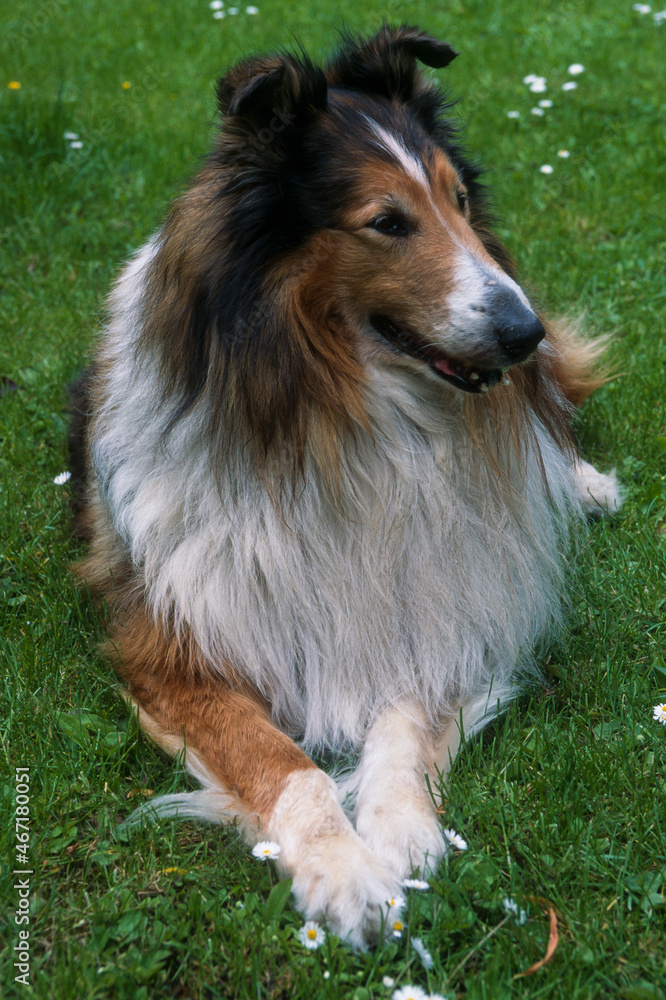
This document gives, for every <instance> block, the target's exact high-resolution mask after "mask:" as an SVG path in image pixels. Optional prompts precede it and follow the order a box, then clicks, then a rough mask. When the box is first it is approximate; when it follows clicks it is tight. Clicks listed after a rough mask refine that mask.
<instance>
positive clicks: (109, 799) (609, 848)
mask: <svg viewBox="0 0 666 1000" xmlns="http://www.w3.org/2000/svg"><path fill="white" fill-rule="evenodd" d="M259 4H260V6H259V9H258V13H255V14H251V13H247V10H246V8H245V7H241V8H239V12H238V13H237V14H232V13H231V10H230V9H229V5H227V9H226V10H225V11H224V13H225V14H226V16H225V17H218V18H216V17H214V16H213V11H212V10H211V9H210V6H209V4H208V0H190V2H185V3H182V2H181V3H175V2H174V0H163V2H162V3H159V4H158V3H156V2H155V3H150V2H145V0H139V2H134V3H130V2H129V0H117V2H116V3H114V4H113V5H111V4H103V3H94V2H92V0H33V2H30V3H28V2H27V0H13V3H12V4H11V9H10V10H9V9H7V8H8V7H9V6H10V5H6V6H5V7H4V8H3V11H2V14H1V15H0V51H1V53H2V61H1V65H2V76H1V77H0V171H1V173H2V178H1V179H2V183H1V184H0V234H1V244H0V245H1V247H2V266H1V274H2V285H3V289H2V298H1V300H0V317H1V319H0V437H1V440H2V449H1V453H0V483H1V487H0V518H1V528H0V560H1V561H0V587H1V593H2V606H1V609H0V616H1V620H2V627H1V630H0V644H1V649H2V668H1V675H0V676H1V678H2V707H1V708H0V720H1V721H0V738H1V760H2V768H3V771H2V775H1V776H0V783H1V787H2V799H3V805H2V809H3V814H4V815H5V816H6V818H7V821H6V823H5V824H4V825H3V830H2V833H1V834H0V844H1V850H0V858H1V859H2V863H3V875H2V881H1V882H0V894H1V895H0V898H1V899H2V904H3V905H2V918H3V922H4V923H5V926H4V929H3V940H4V943H5V946H4V948H3V951H2V955H1V956H0V962H1V964H2V968H1V969H0V995H2V996H7V997H12V996H27V997H33V996H34V997H39V998H42V997H43V998H49V1000H50V998H53V1000H61V998H62V1000H71V998H73V997H81V998H83V997H85V998H87V1000H98V998H99V1000H101V998H125V997H127V998H163V997H164V998H167V997H169V998H171V997H174V998H187V1000H204V998H206V1000H208V998H218V997H220V998H223V997H224V998H245V997H248V998H250V997H252V998H257V1000H259V998H261V1000H268V998H271V1000H282V998H284V1000H286V998H290V1000H291V998H296V1000H305V998H307V1000H313V998H317V1000H318V998H338V997H344V998H349V1000H370V998H372V1000H377V998H387V1000H388V998H390V997H391V996H392V994H393V992H394V991H395V990H396V989H398V988H399V987H401V986H404V985H406V984H415V985H418V986H420V987H421V988H422V989H423V990H426V991H427V992H430V993H438V994H441V995H446V996H447V997H448V998H449V1000H453V998H454V997H459V998H462V997H465V998H468V1000H504V998H514V997H515V998H537V997H548V998H557V1000H588V998H602V997H619V998H623V1000H658V998H663V997H666V905H665V903H666V898H665V895H664V893H665V886H664V879H665V877H666V815H665V811H664V803H665V801H666V755H665V754H666V726H662V725H660V724H659V722H658V721H656V720H655V719H654V718H653V707H654V706H655V705H656V704H658V703H660V702H666V652H665V635H664V628H665V625H664V622H665V618H666V588H665V587H664V578H665V575H666V394H665V393H664V376H665V374H666V369H665V365H666V339H665V337H664V312H665V310H664V304H665V295H664V288H665V286H664V273H663V265H664V257H665V252H666V246H665V245H664V234H663V228H662V225H663V189H664V175H663V170H664V138H663V112H664V103H663V100H664V95H663V63H664V56H665V54H666V53H665V50H664V42H665V41H666V19H664V20H660V19H659V18H655V17H654V14H653V13H641V12H639V11H637V10H634V9H632V4H631V3H630V2H626V0H622V2H620V0H585V2H583V0H559V2H551V0H547V2H542V3H539V4H534V3H528V2H527V0H506V2H504V3H502V4H498V3H491V2H489V0H477V2H476V3H464V2H462V0H452V2H451V3H449V4H448V5H447V7H446V10H444V9H443V7H440V5H435V4H426V3H418V2H408V0H405V2H402V0H387V2H386V3H385V4H383V5H382V4H381V3H377V4H375V5H372V4H371V5H370V6H367V7H365V6H363V7H361V6H360V5H356V4H352V3H351V2H350V0H343V2H342V3H340V4H337V5H336V4H333V3H330V2H328V0H325V2H321V3H318V4H317V5H316V7H315V5H314V4H313V5H311V6H308V5H306V4H304V3H302V0H296V2H294V3H293V4H291V5H287V6H285V5H284V4H278V3H275V2H274V0H259ZM251 9H252V8H251ZM382 19H389V20H392V21H409V22H413V23H418V24H420V25H422V26H423V27H425V28H427V29H429V30H430V31H431V32H432V33H433V34H436V35H438V36H440V37H442V38H444V39H446V40H447V41H449V42H450V43H451V44H452V45H453V46H454V47H455V48H456V49H458V50H460V52H461V53H462V54H461V56H460V58H459V59H457V60H456V62H455V63H454V64H453V65H452V66H451V67H450V68H449V69H448V70H446V71H443V72H442V73H441V74H440V76H441V78H442V80H446V81H447V82H449V81H450V85H451V88H452V90H453V91H454V93H456V94H457V95H459V96H460V98H461V101H460V104H459V105H458V109H457V114H458V115H459V116H460V117H461V119H462V121H464V122H465V123H466V125H467V138H468V143H469V145H470V147H471V148H472V149H473V150H474V151H475V152H477V153H478V154H479V156H480V157H481V158H482V160H483V161H484V162H485V164H486V166H487V168H488V173H487V180H488V182H489V183H490V184H491V186H492V187H493V189H494V191H495V200H496V204H497V209H498V213H499V216H500V218H501V223H500V226H499V231H500V235H501V236H502V237H503V239H504V240H505V242H507V244H508V245H509V247H510V249H511V251H512V252H513V253H514V255H515V256H516V258H517V259H518V261H519V262H520V271H521V274H522V277H523V280H524V284H525V285H526V286H527V287H528V288H529V289H530V292H531V293H533V294H534V295H535V296H536V298H537V300H538V301H539V302H540V303H541V304H542V305H543V306H544V308H547V309H548V310H549V311H551V312H553V313H564V314H571V315H584V322H585V323H586V324H587V327H588V328H589V330H590V331H591V332H592V333H594V334H601V333H609V332H610V333H612V334H613V335H614V340H613V346H612V350H611V354H612V359H613V360H612V364H613V368H614V370H615V372H616V373H617V374H618V377H617V378H616V379H615V380H614V381H612V382H610V383H609V384H608V385H607V386H605V387H604V388H603V389H602V390H601V391H600V392H599V393H598V394H597V395H596V396H595V397H594V398H593V399H592V400H590V401H589V402H588V403H587V404H586V406H585V407H584V409H583V411H582V413H581V414H580V417H579V419H578V432H579V436H580V441H581V446H582V449H583V452H584V454H585V456H586V457H587V458H588V459H589V460H590V461H592V462H594V463H595V464H597V465H598V466H599V467H600V468H602V469H609V468H611V467H614V466H615V467H617V470H618V473H619V475H620V478H621V480H622V482H623V484H624V489H625V494H626V503H625V506H624V508H623V510H622V512H621V514H619V515H618V516H617V517H616V518H615V519H614V520H613V521H612V522H601V523H598V524H595V525H593V526H591V529H590V531H589V534H588V535H587V536H586V537H585V539H584V540H583V542H582V544H581V546H580V548H579V549H578V551H577V553H576V555H575V557H574V558H572V563H573V564H574V565H572V601H571V608H570V613H569V618H568V624H567V629H566V632H565V634H564V635H563V636H562V638H561V639H560V640H559V642H558V644H557V645H554V646H553V647H552V648H550V649H549V650H547V651H544V653H543V655H542V663H543V670H544V683H543V685H542V686H540V687H536V688H535V689H534V690H533V691H531V692H529V693H528V694H527V695H526V697H525V698H524V699H523V700H521V701H520V702H519V703H518V704H516V705H514V706H513V707H512V708H511V710H510V711H509V712H508V714H507V715H506V716H505V717H504V718H503V719H502V720H501V721H500V722H499V723H498V724H496V725H495V726H494V727H492V729H491V730H489V731H487V732H486V733H485V734H484V736H483V737H482V738H481V739H479V740H476V741H474V742H473V743H471V744H470V745H469V746H467V747H466V749H465V750H464V752H463V753H462V754H461V756H460V757H459V759H458V761H457V763H456V766H455V769H454V771H453V774H452V776H451V778H450V781H449V783H448V786H447V788H446V789H442V788H434V789H433V792H434V793H435V795H436V797H437V799H438V801H439V799H440V798H441V797H442V795H443V796H444V808H443V813H444V822H445V825H446V826H447V827H453V828H455V829H456V830H457V831H458V832H459V833H460V834H461V835H462V836H463V837H464V838H465V840H466V841H467V844H468V847H467V850H465V851H458V852H454V853H453V854H452V855H451V856H450V857H449V859H448V860H447V861H446V862H445V863H444V864H443V865H442V866H441V868H440V870H439V871H438V872H437V875H436V877H434V878H433V879H431V885H430V888H429V890H427V891H424V892H419V891H418V890H412V891H410V893H409V896H408V906H407V909H406V910H405V921H404V923H405V931H404V933H403V936H402V937H401V938H400V939H392V940H390V942H388V943H387V944H385V945H383V946H382V947H380V948H378V949H377V950H376V951H374V952H371V953H367V954H360V955H359V954H354V953H352V952H350V951H349V950H348V948H346V947H345V946H344V945H343V944H341V943H340V942H339V941H337V940H336V939H335V938H333V937H332V936H328V938H327V939H326V941H325V942H324V944H323V945H322V946H321V947H320V948H319V949H318V950H313V951H308V950H306V949H305V948H304V947H303V945H302V944H301V943H300V942H299V940H298V937H297V932H298V930H299V929H300V928H301V926H302V919H301V918H300V916H299V915H298V913H297V912H296V911H295V910H294V909H293V908H292V907H291V904H290V903H289V902H288V900H287V895H286V891H285V889H286V887H285V886H284V885H280V884H278V883H279V877H280V876H279V874H278V873H277V872H276V870H275V868H274V867H273V864H272V862H270V861H269V862H258V861H256V860H254V859H253V858H252V857H251V855H250V853H249V851H248V849H247V848H246V847H245V846H244V844H243V843H242V842H241V840H240V839H239V838H238V837H237V836H236V834H235V833H234V831H233V830H227V829H222V828H217V827H204V826H201V825H197V824H195V823H193V822H181V823H178V822H175V821H172V820H169V821H163V822H162V823H161V824H159V826H157V827H144V828H139V829H136V830H132V831H127V832H125V831H122V830H120V829H119V825H120V823H121V822H122V820H123V819H124V818H126V817H127V816H128V815H129V813H130V812H131V811H132V809H133V808H134V806H136V805H137V804H139V803H141V802H143V801H145V800H146V798H147V797H149V796H150V794H151V793H158V792H160V793H161V792H170V791H176V790H182V789H185V788H187V787H190V784H189V779H188V778H187V777H186V776H185V775H184V774H183V773H182V770H180V769H179V767H178V766H176V765H174V764H173V762H169V761H167V760H165V759H164V758H163V757H162V756H160V754H159V753H158V752H157V751H156V750H155V749H154V748H153V747H152V746H150V745H149V744H148V743H147V742H146V740H145V739H144V738H143V737H142V736H140V735H139V734H138V733H137V730H136V728H135V726H134V724H133V723H132V722H131V721H130V720H129V719H128V715H127V712H126V709H125V708H124V707H123V705H122V704H121V703H120V702H119V700H118V699H117V696H116V694H115V690H114V683H115V682H114V677H113V676H112V674H111V672H110V670H109V668H108V666H107V665H106V663H105V662H104V660H103V659H102V658H101V657H100V656H99V654H98V653H97V646H98V643H99V641H100V640H101V638H102V636H103V629H104V620H103V613H102V612H100V609H99V608H97V607H95V606H94V605H93V603H92V602H91V601H90V599H89V596H88V595H87V594H86V593H85V592H82V591H80V590H77V589H76V587H75V585H74V583H73V581H72V579H71V577H70V574H69V570H68V566H69V564H71V562H72V561H74V560H75V559H76V558H77V557H78V556H79V555H80V554H81V551H82V549H81V547H80V546H79V545H78V543H76V542H74V541H73V540H72V539H71V537H70V535H69V529H68V487H67V485H66V484H64V485H57V484H56V483H55V482H54V479H55V478H56V476H57V475H58V474H59V473H61V472H63V471H64V470H66V469H67V463H68V460H67V453H66V432H67V413H66V386H67V384H68V382H69V381H71V379H72V378H73V377H74V376H75V375H76V374H77V372H78V371H79V370H80V369H81V367H82V366H83V365H84V363H85V359H86V354H87V352H88V351H89V349H90V346H91V344H92V343H93V341H94V338H95V335H96V331H97V330H98V329H99V325H100V322H101V320H102V316H103V308H104V298H105V295H106V292H107V291H108V288H109V286H110V283H111V281H112V280H113V277H114V274H115V273H116V272H117V269H118V266H119V264H120V263H121V262H122V261H123V259H125V258H126V257H127V255H128V254H129V253H130V252H131V251H132V249H134V248H135V247H137V246H138V245H139V244H140V243H141V242H142V241H143V240H145V239H146V237H147V236H148V235H149V234H150V233H151V232H152V231H153V230H154V229H155V227H156V226H157V224H158V223H159V221H160V219H161V218H162V216H163V213H164V211H165V208H166V206H167V204H168V203H169V201H170V200H171V199H172V198H173V197H174V195H176V194H177V193H178V192H179V191H181V190H182V188H183V185H184V184H185V182H186V180H187V177H188V175H189V174H190V173H191V172H192V171H193V169H194V168H195V167H196V165H197V162H198V157H199V156H200V155H201V153H202V152H203V151H204V150H205V148H206V145H207V143H208V141H209V137H210V134H211V121H212V116H213V83H214V80H215V78H216V76H217V75H218V74H219V72H220V71H221V70H222V69H223V68H224V67H226V66H227V65H229V64H230V63H232V62H233V61H235V60H236V59H237V58H239V57H240V56H242V55H243V54H246V53H249V52H252V51H256V50H270V49H272V48H274V47H276V46H277V45H285V44H286V45H293V44H294V38H296V39H299V40H300V41H301V42H302V43H303V44H304V45H305V47H306V48H307V49H308V51H309V52H310V53H311V54H312V55H314V56H321V55H323V54H324V53H325V52H326V51H327V49H328V48H329V47H330V45H331V44H332V42H334V39H335V30H336V28H337V27H338V26H340V25H341V24H343V23H346V24H347V25H348V26H350V27H353V28H354V29H359V30H361V31H372V30H374V29H376V27H377V26H378V25H379V24H380V23H381V21H382ZM575 63H580V64H582V65H583V66H584V71H583V72H581V73H579V74H577V75H576V74H571V73H570V72H569V71H568V68H569V67H570V66H571V65H572V64H575ZM528 74H534V75H536V76H542V77H545V78H546V81H547V83H546V87H547V89H546V90H545V91H541V92H539V91H538V90H537V91H536V92H532V91H530V89H529V86H528V85H527V84H525V83H524V82H523V79H524V77H525V76H527V75H528ZM567 82H570V83H576V85H577V86H576V87H575V88H570V89H566V90H564V89H563V84H565V83H567ZM19 85H20V86H19ZM542 100H552V102H553V104H552V107H545V108H541V107H539V103H538V102H539V101H542ZM534 107H537V108H538V109H539V110H540V111H543V114H541V115H536V114H533V113H532V111H531V109H532V108H534ZM509 112H518V113H519V114H518V117H515V116H511V117H510V116H509V114H508V113H509ZM65 133H73V134H74V135H75V136H76V138H71V137H70V138H65ZM72 143H80V144H81V145H80V146H76V145H74V146H72ZM562 150H565V151H567V152H568V153H569V155H568V157H565V156H560V155H559V153H560V151H562ZM544 166H550V167H552V171H551V172H543V171H542V170H541V168H542V167H544ZM17 768H25V769H29V770H23V771H20V772H17V771H16V769H17ZM17 773H18V775H19V777H20V778H21V779H24V778H25V776H26V775H29V781H27V782H26V781H24V780H21V783H20V786H18V785H17V784H16V775H17ZM24 786H26V787H28V788H29V793H25V792H23V791H21V789H23V788H24ZM17 788H18V789H19V791H17ZM21 796H27V799H28V800H29V802H26V801H25V798H22V797H21ZM25 810H28V812H29V824H28V831H29V835H28V838H27V841H26V839H25V838H23V839H21V837H20V833H21V832H22V823H23V820H24V819H27V818H28V816H27V815H26V812H25ZM15 819H21V825H20V826H19V832H18V833H17V827H16V823H15ZM15 870H17V871H26V872H29V873H30V874H28V875H26V876H25V877H24V876H21V875H16V874H14V871H15ZM22 881H23V882H25V883H26V884H27V885H28V886H29V893H28V892H25V891H24V889H23V887H22V886H21V882H22ZM507 899H508V900H513V901H515V903H516V908H517V910H518V914H517V915H515V914H512V913H511V912H507V907H506V904H505V900H507ZM521 911H524V918H523V919H521ZM17 914H18V920H19V921H23V922H22V923H21V922H19V923H17V921H16V915H17ZM551 926H552V927H554V928H555V927H556V931H557V947H556V949H555V952H554V955H553V956H552V959H551V960H550V961H549V962H548V963H547V964H545V965H543V966H542V967H541V968H539V969H537V970H536V971H534V972H532V973H531V974H530V975H527V976H520V975H519V974H520V973H522V972H525V971H526V970H528V969H529V968H530V967H531V966H532V965H533V964H534V963H536V962H538V961H539V960H540V959H542V958H543V957H544V956H545V955H546V951H547V947H548V942H549V931H550V928H551ZM26 930H27V931H28V932H29V937H28V938H26V937H25V934H24V936H23V938H22V939H21V938H20V936H19V935H20V932H21V931H26ZM415 937H416V938H420V939H421V940H422V941H423V943H424V945H425V946H426V948H427V949H428V950H429V951H430V953H431V955H432V960H433V961H432V968H430V969H426V968H425V967H424V965H423V963H422V961H421V960H420V958H419V956H418V954H417V952H416V950H415V949H414V947H413V945H412V943H411V942H412V939H413V938H415ZM26 940H27V941H28V950H29V956H30V958H29V962H28V963H27V964H29V973H28V975H27V976H26V984H27V985H25V984H23V983H20V982H16V981H15V976H17V975H19V973H20V970H19V969H17V968H15V967H14V962H15V961H17V958H16V955H17V954H20V952H19V951H18V950H16V949H15V946H17V945H19V944H20V943H21V941H22V942H23V944H22V945H21V946H22V947H23V948H25V942H26ZM553 943H554V937H553ZM390 980H393V981H394V984H393V985H392V984H391V983H390Z"/></svg>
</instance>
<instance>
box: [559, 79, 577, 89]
mask: <svg viewBox="0 0 666 1000" xmlns="http://www.w3.org/2000/svg"><path fill="white" fill-rule="evenodd" d="M577 86H578V84H577V83H576V81H575V80H567V82H566V83H563V84H562V90H575V89H576V87H577Z"/></svg>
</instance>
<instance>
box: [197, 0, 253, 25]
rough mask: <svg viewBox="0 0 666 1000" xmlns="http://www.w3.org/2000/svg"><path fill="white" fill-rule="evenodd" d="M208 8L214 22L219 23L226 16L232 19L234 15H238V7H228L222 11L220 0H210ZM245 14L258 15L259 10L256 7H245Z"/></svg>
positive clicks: (222, 6)
mask: <svg viewBox="0 0 666 1000" xmlns="http://www.w3.org/2000/svg"><path fill="white" fill-rule="evenodd" d="M208 6H209V7H210V9H211V10H212V12H213V17H214V18H215V20H216V21H221V20H222V18H223V17H226V16H227V14H228V15H229V16H230V17H234V15H235V14H240V7H228V8H227V9H226V10H225V9H224V4H223V2H222V0H211V2H210V3H209V5H208ZM245 13H246V14H258V13H259V8H258V7H246V8H245Z"/></svg>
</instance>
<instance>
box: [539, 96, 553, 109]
mask: <svg viewBox="0 0 666 1000" xmlns="http://www.w3.org/2000/svg"><path fill="white" fill-rule="evenodd" d="M552 106H553V102H552V101H551V100H549V99H548V98H546V99H545V101H539V107H540V108H552Z"/></svg>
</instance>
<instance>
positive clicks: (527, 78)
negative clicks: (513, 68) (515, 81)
mask: <svg viewBox="0 0 666 1000" xmlns="http://www.w3.org/2000/svg"><path fill="white" fill-rule="evenodd" d="M542 79H543V77H541V76H535V74H534V73H528V75H527V76H524V77H523V83H534V81H535V80H542Z"/></svg>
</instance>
